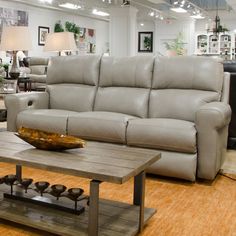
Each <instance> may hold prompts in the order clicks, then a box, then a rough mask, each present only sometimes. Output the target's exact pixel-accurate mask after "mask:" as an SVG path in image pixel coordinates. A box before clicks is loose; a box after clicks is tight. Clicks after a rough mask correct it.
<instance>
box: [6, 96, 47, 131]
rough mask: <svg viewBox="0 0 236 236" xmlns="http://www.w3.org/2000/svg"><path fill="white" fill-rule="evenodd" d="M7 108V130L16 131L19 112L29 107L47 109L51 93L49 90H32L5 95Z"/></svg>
mask: <svg viewBox="0 0 236 236" xmlns="http://www.w3.org/2000/svg"><path fill="white" fill-rule="evenodd" d="M5 106H6V108H7V130H8V131H16V118H17V114H18V113H19V112H21V111H23V110H27V109H47V108H48V107H49V94H48V93H47V92H31V93H18V94H9V95H7V96H6V97H5Z"/></svg>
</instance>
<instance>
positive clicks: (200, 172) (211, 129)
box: [5, 55, 231, 181]
mask: <svg viewBox="0 0 236 236" xmlns="http://www.w3.org/2000/svg"><path fill="white" fill-rule="evenodd" d="M228 96H229V74H228V73H224V72H223V65H222V63H220V62H218V61H216V60H214V59H211V58H204V57H173V58H166V57H162V58H153V57H144V56H137V57H129V58H112V57H103V58H100V57H99V56H95V55H93V56H69V57H54V58H52V59H51V60H50V63H49V66H48V74H47V89H46V92H41V93H39V92H38V93H37V92H32V93H21V94H14V95H9V96H7V97H6V99H5V104H6V107H7V111H8V117H7V129H8V130H10V131H16V130H17V128H19V127H20V126H24V127H30V128H36V129H41V130H46V131H53V132H59V133H63V134H69V135H76V136H79V137H81V138H84V139H87V140H97V141H103V142H112V143H117V144H122V145H123V144H126V145H130V146H138V147H145V148H154V149H157V150H160V152H161V153H162V158H161V160H160V161H158V162H157V163H156V164H154V165H153V166H151V168H149V169H148V170H147V171H148V172H149V173H154V174H158V175H164V176H172V177H178V178H183V179H187V180H191V181H194V180H195V179H196V177H199V178H204V179H209V180H212V179H214V178H215V176H216V174H217V172H218V171H219V169H220V167H221V164H222V162H223V160H224V152H225V150H226V142H227V133H228V124H229V122H230V117H231V109H230V106H229V105H228V104H227V101H228Z"/></svg>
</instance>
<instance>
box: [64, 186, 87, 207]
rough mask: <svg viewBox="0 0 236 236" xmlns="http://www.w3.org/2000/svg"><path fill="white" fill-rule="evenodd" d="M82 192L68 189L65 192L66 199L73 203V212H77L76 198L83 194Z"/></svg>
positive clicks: (79, 189)
mask: <svg viewBox="0 0 236 236" xmlns="http://www.w3.org/2000/svg"><path fill="white" fill-rule="evenodd" d="M83 192H84V190H83V189H82V188H70V189H68V191H67V197H68V198H69V199H71V200H72V201H74V202H75V210H77V201H78V198H79V197H80V196H81V195H82V194H83Z"/></svg>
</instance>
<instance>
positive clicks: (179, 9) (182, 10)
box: [170, 7, 187, 13]
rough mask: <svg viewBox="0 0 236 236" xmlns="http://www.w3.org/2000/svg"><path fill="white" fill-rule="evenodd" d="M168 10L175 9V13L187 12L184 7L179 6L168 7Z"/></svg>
mask: <svg viewBox="0 0 236 236" xmlns="http://www.w3.org/2000/svg"><path fill="white" fill-rule="evenodd" d="M170 10H171V11H175V12H177V13H186V12H187V11H186V10H185V9H184V8H181V7H173V8H170Z"/></svg>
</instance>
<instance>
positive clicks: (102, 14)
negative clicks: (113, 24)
mask: <svg viewBox="0 0 236 236" xmlns="http://www.w3.org/2000/svg"><path fill="white" fill-rule="evenodd" d="M93 14H94V15H98V16H109V15H110V14H109V13H107V12H104V11H98V10H97V9H93Z"/></svg>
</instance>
